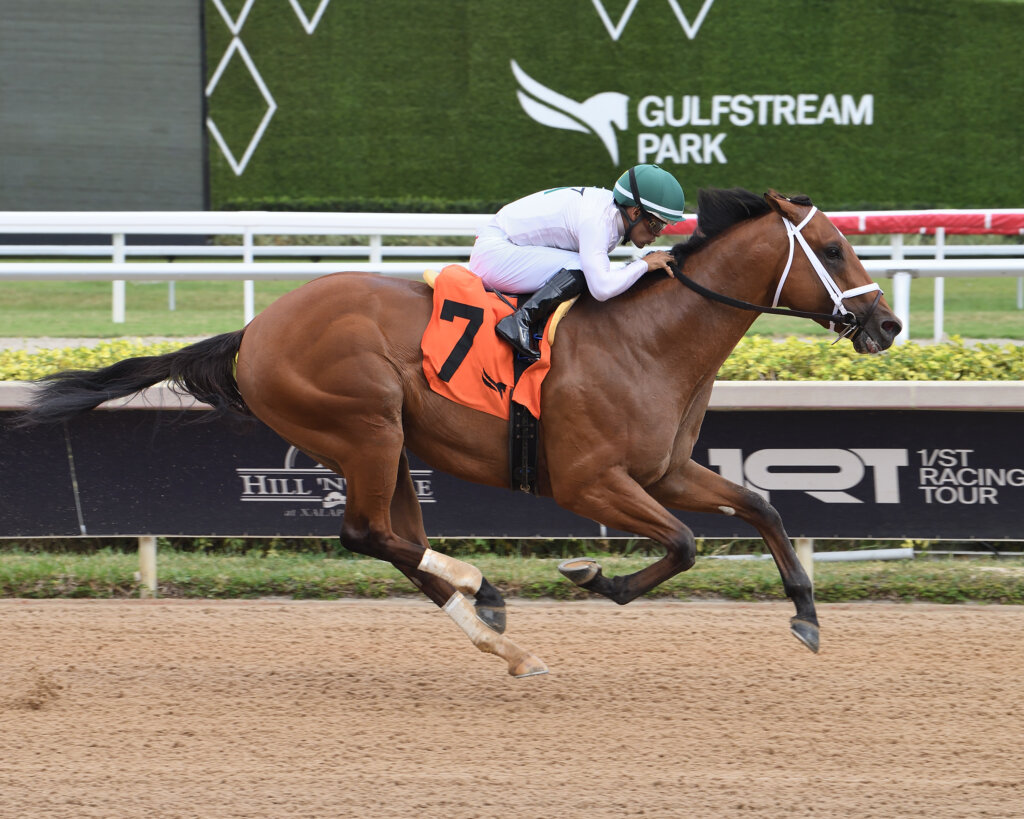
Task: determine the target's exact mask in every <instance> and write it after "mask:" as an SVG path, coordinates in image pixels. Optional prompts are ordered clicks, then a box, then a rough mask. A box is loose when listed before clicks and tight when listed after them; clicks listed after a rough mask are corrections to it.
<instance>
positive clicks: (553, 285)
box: [494, 269, 586, 361]
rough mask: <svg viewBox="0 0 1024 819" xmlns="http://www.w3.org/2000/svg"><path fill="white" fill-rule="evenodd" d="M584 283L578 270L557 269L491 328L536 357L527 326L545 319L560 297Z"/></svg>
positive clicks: (577, 290) (567, 296) (568, 296)
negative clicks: (524, 301)
mask: <svg viewBox="0 0 1024 819" xmlns="http://www.w3.org/2000/svg"><path fill="white" fill-rule="evenodd" d="M585 286H586V278H584V276H583V271H582V270H565V269H562V270H559V271H558V272H557V273H556V274H555V275H554V276H552V277H551V278H550V279H548V280H547V281H546V282H544V284H543V286H542V287H541V288H540V290H538V291H537V292H536V293H534V294H533V295H532V296H530V298H529V299H528V300H527V301H526V303H525V304H523V305H521V306H520V307H519V309H518V310H516V311H515V312H514V313H513V314H512V315H510V316H505V318H503V319H502V320H501V321H499V322H498V324H497V326H496V327H495V328H494V331H495V332H496V333H497V334H498V335H499V336H501V338H503V339H505V341H507V342H508V343H509V344H511V345H512V346H513V347H514V348H515V349H516V350H518V351H519V352H520V353H522V354H523V355H524V356H526V357H527V358H529V359H530V360H532V361H536V360H537V359H538V358H540V353H538V352H537V351H536V350H535V349H533V344H532V341H533V339H532V337H531V334H530V329H531V328H532V327H534V326H535V325H536V324H538V323H541V322H544V321H546V320H547V318H548V316H550V315H551V314H552V313H553V312H554V310H555V308H556V307H558V305H559V304H561V303H562V302H563V301H567V300H568V299H571V298H572V297H573V296H578V295H579V294H580V293H582V292H583V289H584V287H585Z"/></svg>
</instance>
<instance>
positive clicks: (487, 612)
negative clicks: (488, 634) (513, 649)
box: [476, 605, 508, 634]
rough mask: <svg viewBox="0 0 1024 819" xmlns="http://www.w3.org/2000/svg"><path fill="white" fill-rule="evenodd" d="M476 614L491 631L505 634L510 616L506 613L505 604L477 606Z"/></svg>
mask: <svg viewBox="0 0 1024 819" xmlns="http://www.w3.org/2000/svg"><path fill="white" fill-rule="evenodd" d="M476 616H477V617H479V618H480V621H481V622H482V623H483V624H484V625H485V626H487V628H489V629H490V630H491V631H496V632H497V633H498V634H504V633H505V628H506V626H507V625H508V618H507V617H506V615H505V607H504V606H481V605H477V606H476Z"/></svg>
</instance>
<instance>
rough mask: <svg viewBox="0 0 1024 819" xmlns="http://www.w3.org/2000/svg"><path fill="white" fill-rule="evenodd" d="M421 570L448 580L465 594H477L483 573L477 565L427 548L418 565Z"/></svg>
mask: <svg viewBox="0 0 1024 819" xmlns="http://www.w3.org/2000/svg"><path fill="white" fill-rule="evenodd" d="M417 568H419V570H420V571H421V572H426V573H427V574H432V575H434V576H435V577H440V578H441V579H442V580H447V581H448V582H449V583H451V584H452V585H453V586H454V587H455V588H456V589H458V590H459V591H460V592H462V593H463V594H476V593H477V592H478V591H479V590H480V583H481V582H482V581H483V578H484V576H483V574H481V572H480V570H479V569H478V568H477V567H476V566H471V565H470V564H469V563H463V562H462V561H461V560H456V559H455V558H454V557H448V555H444V554H441V553H440V552H435V551H434V550H433V549H427V550H426V551H425V552H424V553H423V557H422V558H421V559H420V565H419V566H418V567H417Z"/></svg>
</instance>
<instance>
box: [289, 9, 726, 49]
mask: <svg viewBox="0 0 1024 819" xmlns="http://www.w3.org/2000/svg"><path fill="white" fill-rule="evenodd" d="M291 2H292V5H294V0H291ZM591 2H593V4H594V8H595V9H597V14H598V16H599V17H600V18H601V22H602V23H604V27H605V28H606V29H607V30H608V34H609V35H611V38H612V39H613V40H618V39H619V37H621V36H622V32H623V31H624V30H625V28H626V25H627V24H628V23H629V18H630V17H632V16H633V12H634V11H635V10H636V6H637V3H639V2H640V0H629V5H627V6H626V9H625V11H623V12H622V16H621V17H619V22H618V23H613V22H612V18H611V17H609V16H608V10H607V9H606V8H605V7H604V3H603V2H602V0H591ZM714 2H715V0H704V4H703V5H702V6H701V7H700V11H699V12H697V16H696V18H694V21H693V22H692V23H691V22H690V20H689V18H688V17H687V16H686V14H684V13H683V10H682V9H681V8H679V3H678V2H677V0H668V4H669V6H670V7H671V9H672V12H673V13H674V14H675V16H676V20H678V21H679V25H680V26H682V29H683V31H684V32H685V33H686V36H687V37H688V38H690V39H691V40H692V39H693V38H694V37H696V36H697V32H698V31H700V27H701V25H703V23H704V18H705V17H707V16H708V12H709V11H710V10H711V6H712V5H713V4H714Z"/></svg>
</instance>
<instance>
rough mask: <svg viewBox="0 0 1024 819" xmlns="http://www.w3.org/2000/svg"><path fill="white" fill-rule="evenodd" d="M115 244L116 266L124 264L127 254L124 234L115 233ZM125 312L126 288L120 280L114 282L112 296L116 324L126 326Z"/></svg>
mask: <svg viewBox="0 0 1024 819" xmlns="http://www.w3.org/2000/svg"><path fill="white" fill-rule="evenodd" d="M113 240H114V241H113V244H114V264H124V260H125V252H124V234H123V233H115V234H114V236H113ZM124 310H125V286H124V279H120V280H118V281H115V282H114V287H113V294H112V312H113V318H112V320H113V322H114V324H124Z"/></svg>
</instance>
